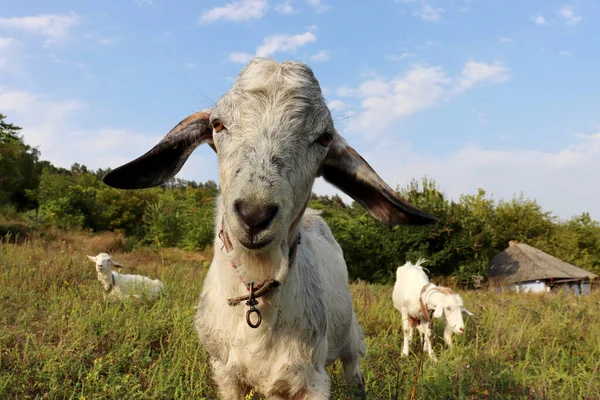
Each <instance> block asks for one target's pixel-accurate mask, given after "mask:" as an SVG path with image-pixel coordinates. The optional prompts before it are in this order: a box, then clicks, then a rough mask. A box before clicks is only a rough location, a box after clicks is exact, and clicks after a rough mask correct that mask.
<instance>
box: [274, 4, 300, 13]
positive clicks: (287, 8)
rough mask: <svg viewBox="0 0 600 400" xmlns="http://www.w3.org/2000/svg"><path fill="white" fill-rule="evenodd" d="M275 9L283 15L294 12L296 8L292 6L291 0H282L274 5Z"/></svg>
mask: <svg viewBox="0 0 600 400" xmlns="http://www.w3.org/2000/svg"><path fill="white" fill-rule="evenodd" d="M275 11H277V12H278V13H279V14H284V15H290V14H295V13H296V10H295V9H294V7H293V6H292V2H291V1H284V2H282V3H279V4H277V5H276V6H275Z"/></svg>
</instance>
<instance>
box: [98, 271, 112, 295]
mask: <svg viewBox="0 0 600 400" xmlns="http://www.w3.org/2000/svg"><path fill="white" fill-rule="evenodd" d="M113 274H116V272H113V271H110V270H109V271H108V272H98V280H99V281H100V282H101V283H102V286H104V290H109V289H110V288H111V286H112V283H113Z"/></svg>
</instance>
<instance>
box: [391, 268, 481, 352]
mask: <svg viewBox="0 0 600 400" xmlns="http://www.w3.org/2000/svg"><path fill="white" fill-rule="evenodd" d="M424 262H425V260H423V259H419V260H418V261H417V262H416V264H412V263H411V262H410V261H408V262H406V264H404V265H403V266H401V267H398V269H397V270H396V283H395V284H394V291H393V293H392V300H393V302H394V307H396V308H397V309H398V310H399V311H400V312H401V313H402V331H403V333H404V345H403V346H402V355H403V356H408V346H409V343H410V341H411V339H412V337H413V332H414V327H417V329H418V330H419V331H420V332H421V335H422V336H423V340H424V349H425V351H427V353H428V354H429V357H431V358H432V359H433V360H435V361H437V357H436V356H435V353H434V352H433V347H432V344H431V337H432V335H433V332H432V330H431V323H432V321H431V318H440V319H442V320H443V321H444V322H445V323H446V328H445V329H444V340H445V342H446V344H447V345H448V346H452V335H453V334H454V333H456V334H458V335H461V334H462V333H464V331H465V323H464V321H463V317H462V313H463V312H464V313H467V314H469V315H473V314H471V312H470V311H469V310H467V309H466V308H465V306H464V304H463V299H462V297H461V296H460V295H459V294H458V293H456V292H454V291H453V290H452V289H449V288H447V287H443V286H437V285H435V284H434V283H432V282H429V278H428V277H427V274H425V271H423V267H422V266H421V265H422V264H423V263H424Z"/></svg>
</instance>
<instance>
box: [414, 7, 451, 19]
mask: <svg viewBox="0 0 600 400" xmlns="http://www.w3.org/2000/svg"><path fill="white" fill-rule="evenodd" d="M443 13H444V10H443V9H442V8H435V7H433V6H431V5H429V4H423V5H422V6H421V7H419V8H418V9H416V10H415V11H414V13H413V15H416V16H418V17H420V18H421V19H423V20H424V21H428V22H435V21H439V20H440V19H441V18H442V14H443Z"/></svg>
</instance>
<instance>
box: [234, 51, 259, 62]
mask: <svg viewBox="0 0 600 400" xmlns="http://www.w3.org/2000/svg"><path fill="white" fill-rule="evenodd" d="M253 57H254V56H253V55H252V54H248V53H241V52H238V53H231V54H229V57H228V58H229V61H231V62H234V63H240V64H247V63H249V62H250V60H252V58H253Z"/></svg>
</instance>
